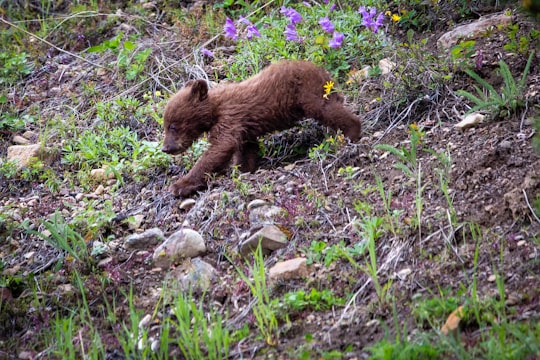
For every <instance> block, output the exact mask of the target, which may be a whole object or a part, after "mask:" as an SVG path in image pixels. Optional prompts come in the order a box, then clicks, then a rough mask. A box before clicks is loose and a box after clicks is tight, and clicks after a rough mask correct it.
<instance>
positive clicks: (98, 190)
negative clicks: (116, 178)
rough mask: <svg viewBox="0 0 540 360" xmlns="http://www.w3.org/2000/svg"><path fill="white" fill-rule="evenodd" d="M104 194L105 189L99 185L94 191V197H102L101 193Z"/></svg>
mask: <svg viewBox="0 0 540 360" xmlns="http://www.w3.org/2000/svg"><path fill="white" fill-rule="evenodd" d="M104 192H105V187H104V186H103V185H101V184H99V186H98V187H97V188H96V190H95V191H94V195H98V196H99V195H103V193H104Z"/></svg>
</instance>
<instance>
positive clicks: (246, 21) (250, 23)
mask: <svg viewBox="0 0 540 360" xmlns="http://www.w3.org/2000/svg"><path fill="white" fill-rule="evenodd" d="M238 22H239V23H242V24H244V25H247V26H249V25H253V23H252V22H251V21H249V19H248V18H245V17H243V16H242V15H240V17H239V18H238Z"/></svg>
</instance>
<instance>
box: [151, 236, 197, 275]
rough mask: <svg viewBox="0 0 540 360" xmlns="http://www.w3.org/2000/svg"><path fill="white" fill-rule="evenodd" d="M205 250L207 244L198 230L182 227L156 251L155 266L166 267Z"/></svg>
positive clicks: (154, 256)
mask: <svg viewBox="0 0 540 360" xmlns="http://www.w3.org/2000/svg"><path fill="white" fill-rule="evenodd" d="M205 252H206V244H205V243H204V239H203V238H202V236H201V235H200V234H199V233H198V232H196V231H195V230H191V229H181V230H179V231H177V232H175V233H174V234H172V235H171V236H169V238H168V239H167V240H165V242H164V243H163V244H161V245H160V246H159V247H158V248H157V249H156V250H155V251H154V255H153V257H152V259H153V261H154V266H157V267H160V268H162V269H165V268H168V267H170V266H171V265H172V264H173V263H175V262H176V261H178V260H180V259H185V258H194V257H197V256H200V255H203V254H204V253H205Z"/></svg>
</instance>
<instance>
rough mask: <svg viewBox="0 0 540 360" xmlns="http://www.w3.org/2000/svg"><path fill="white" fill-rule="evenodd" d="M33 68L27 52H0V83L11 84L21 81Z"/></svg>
mask: <svg viewBox="0 0 540 360" xmlns="http://www.w3.org/2000/svg"><path fill="white" fill-rule="evenodd" d="M33 68H34V66H33V65H32V63H30V62H29V61H28V54H27V53H26V52H21V53H18V54H15V53H11V52H6V51H2V52H0V85H11V84H13V83H15V82H17V81H19V80H20V79H22V78H23V77H24V76H26V75H28V74H30V72H32V69H33Z"/></svg>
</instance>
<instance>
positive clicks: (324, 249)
mask: <svg viewBox="0 0 540 360" xmlns="http://www.w3.org/2000/svg"><path fill="white" fill-rule="evenodd" d="M365 249H366V245H365V243H363V242H362V243H358V244H355V245H354V246H345V242H344V241H343V240H341V241H340V242H339V243H338V244H333V245H331V246H328V245H327V243H326V242H324V241H313V242H312V243H311V245H310V246H309V249H307V250H305V253H306V255H307V263H308V264H312V263H314V262H322V263H324V265H325V266H330V265H331V264H332V263H333V262H335V261H337V260H340V259H346V260H348V261H349V262H350V263H351V264H352V265H353V266H358V264H357V263H356V261H355V260H354V258H355V257H358V256H361V255H363V254H364V252H365Z"/></svg>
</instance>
